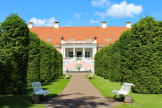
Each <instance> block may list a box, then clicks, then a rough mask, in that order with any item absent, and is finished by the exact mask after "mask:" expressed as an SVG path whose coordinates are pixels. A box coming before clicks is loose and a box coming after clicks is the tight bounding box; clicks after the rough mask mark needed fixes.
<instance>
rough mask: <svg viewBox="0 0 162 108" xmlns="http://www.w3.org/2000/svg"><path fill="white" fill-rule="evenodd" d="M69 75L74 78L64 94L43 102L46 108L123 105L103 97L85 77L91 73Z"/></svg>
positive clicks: (108, 107) (97, 107)
mask: <svg viewBox="0 0 162 108" xmlns="http://www.w3.org/2000/svg"><path fill="white" fill-rule="evenodd" d="M68 74H70V75H72V78H71V79H70V81H69V83H68V84H67V86H66V87H65V89H64V90H63V91H62V93H61V94H60V95H58V96H57V97H48V99H45V100H42V101H41V104H43V105H44V106H45V108H115V105H120V104H123V102H118V101H116V100H115V99H113V98H107V97H104V96H102V95H101V94H100V91H99V90H98V89H97V88H95V87H94V86H93V85H92V83H91V82H90V81H89V80H88V79H86V77H85V75H86V74H90V73H68ZM94 80H95V79H94Z"/></svg>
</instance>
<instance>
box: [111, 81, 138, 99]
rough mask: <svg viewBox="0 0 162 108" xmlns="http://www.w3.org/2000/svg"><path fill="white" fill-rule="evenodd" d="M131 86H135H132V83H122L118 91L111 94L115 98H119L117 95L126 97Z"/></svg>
mask: <svg viewBox="0 0 162 108" xmlns="http://www.w3.org/2000/svg"><path fill="white" fill-rule="evenodd" d="M131 86H135V85H133V84H132V83H123V84H122V87H121V89H120V90H119V91H117V90H113V91H112V92H113V93H114V94H115V96H116V95H117V96H119V95H128V94H129V91H130V88H131Z"/></svg>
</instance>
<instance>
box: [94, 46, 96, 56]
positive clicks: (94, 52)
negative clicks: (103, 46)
mask: <svg viewBox="0 0 162 108" xmlns="http://www.w3.org/2000/svg"><path fill="white" fill-rule="evenodd" d="M94 49H95V51H94V57H95V54H96V47H95V48H94Z"/></svg>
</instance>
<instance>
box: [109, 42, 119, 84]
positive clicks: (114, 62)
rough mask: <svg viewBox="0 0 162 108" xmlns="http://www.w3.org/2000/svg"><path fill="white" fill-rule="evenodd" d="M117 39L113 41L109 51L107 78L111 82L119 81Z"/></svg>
mask: <svg viewBox="0 0 162 108" xmlns="http://www.w3.org/2000/svg"><path fill="white" fill-rule="evenodd" d="M119 44H120V42H119V40H117V41H115V42H114V44H112V46H111V51H110V63H111V64H110V66H109V67H110V71H109V80H110V81H112V82H119V81H121V72H120V70H121V69H120V64H121V61H120V52H119Z"/></svg>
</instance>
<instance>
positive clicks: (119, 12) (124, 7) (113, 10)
mask: <svg viewBox="0 0 162 108" xmlns="http://www.w3.org/2000/svg"><path fill="white" fill-rule="evenodd" d="M142 10H143V8H142V6H141V5H138V6H137V5H134V4H133V3H131V4H127V2H126V1H122V2H121V3H120V4H114V5H112V6H111V7H110V8H109V9H107V15H109V16H111V17H134V15H133V14H135V15H138V14H140V13H141V12H142Z"/></svg>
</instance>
